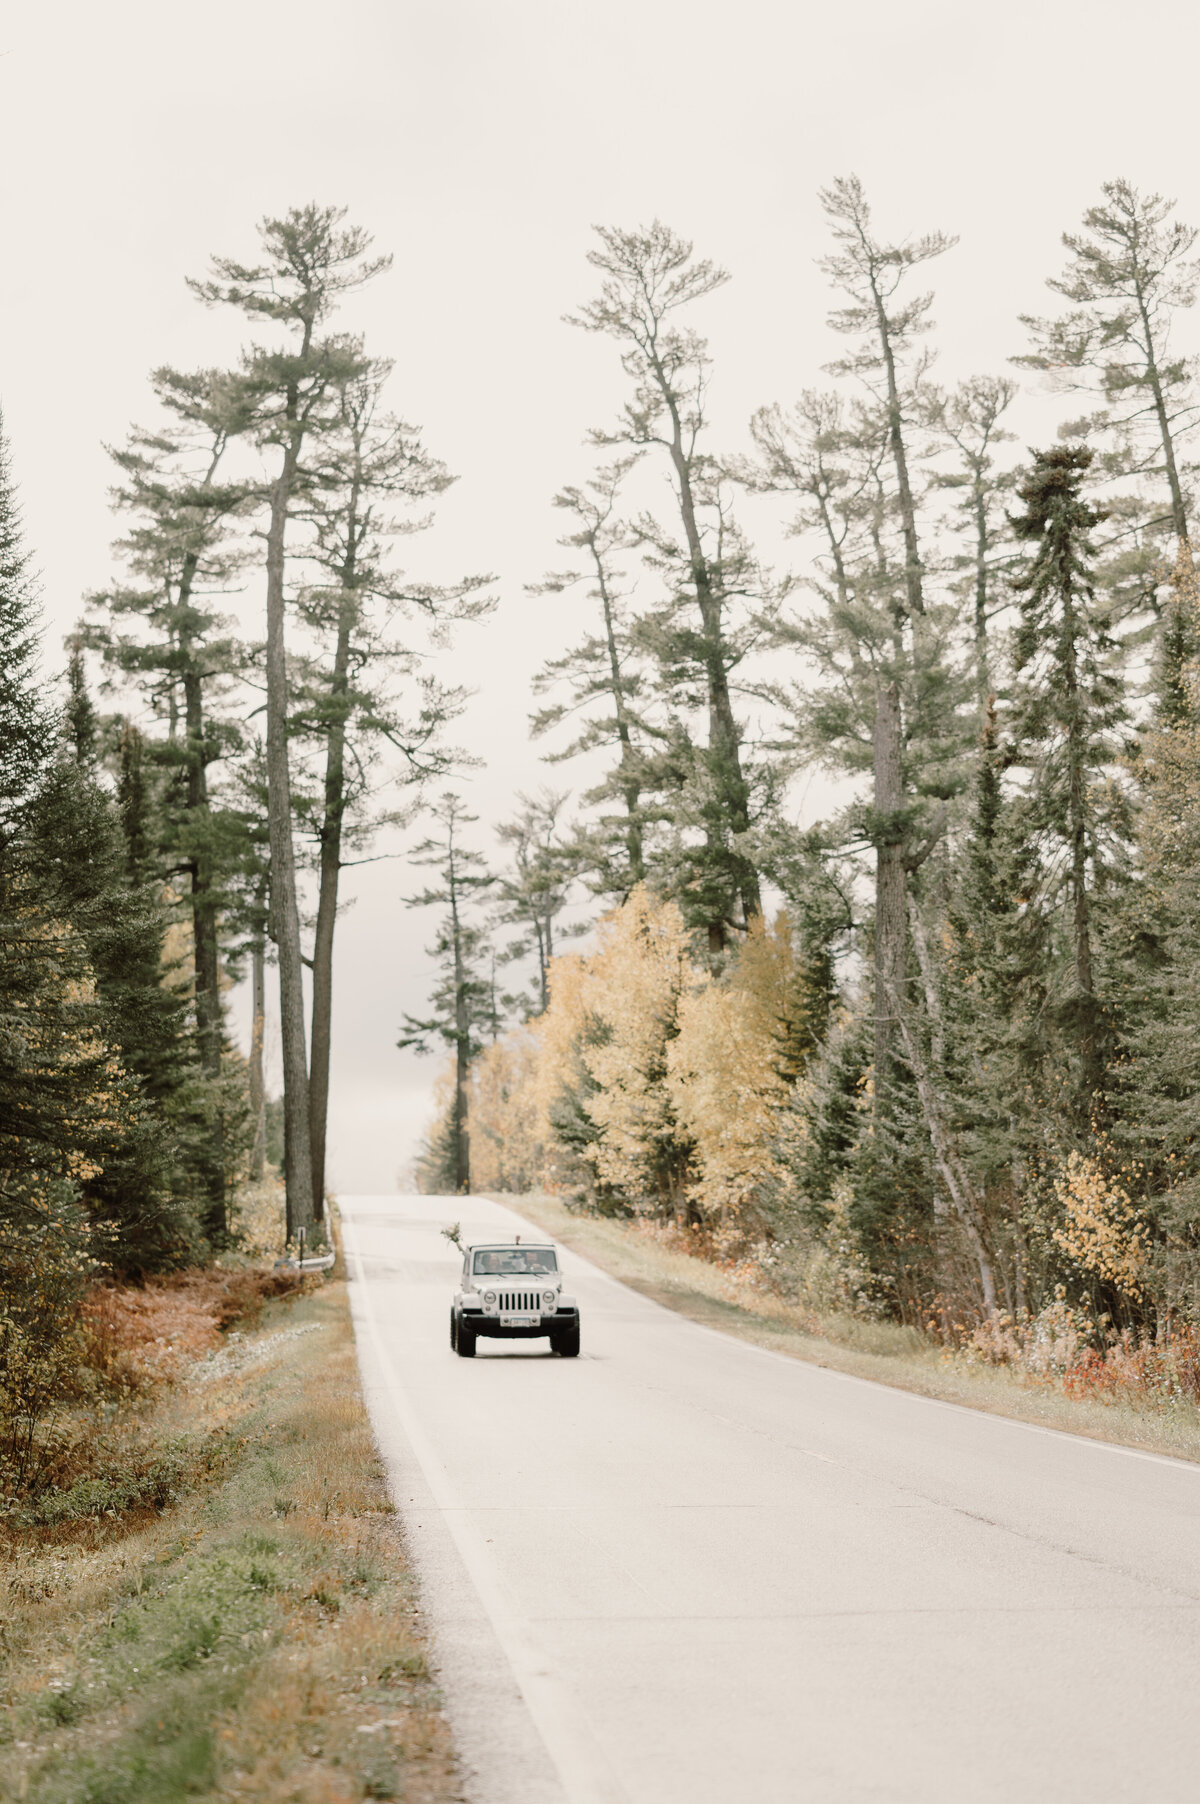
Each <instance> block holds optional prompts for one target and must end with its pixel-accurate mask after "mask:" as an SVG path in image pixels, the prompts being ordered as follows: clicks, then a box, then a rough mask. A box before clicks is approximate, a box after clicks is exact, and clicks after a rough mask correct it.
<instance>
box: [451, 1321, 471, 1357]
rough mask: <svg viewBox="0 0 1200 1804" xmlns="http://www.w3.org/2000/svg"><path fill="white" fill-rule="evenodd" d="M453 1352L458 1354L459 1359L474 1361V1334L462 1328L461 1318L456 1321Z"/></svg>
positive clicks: (468, 1329)
mask: <svg viewBox="0 0 1200 1804" xmlns="http://www.w3.org/2000/svg"><path fill="white" fill-rule="evenodd" d="M454 1351H455V1352H456V1353H457V1354H458V1357H459V1358H460V1359H474V1357H475V1335H474V1332H473V1331H472V1330H471V1329H470V1328H466V1327H464V1326H463V1320H462V1317H461V1316H460V1317H459V1319H458V1326H457V1329H456V1331H455V1335H454Z"/></svg>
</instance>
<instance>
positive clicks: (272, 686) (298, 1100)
mask: <svg viewBox="0 0 1200 1804" xmlns="http://www.w3.org/2000/svg"><path fill="white" fill-rule="evenodd" d="M298 453H299V446H298V443H297V441H296V439H295V438H293V440H292V441H291V442H290V443H289V444H288V446H287V449H286V451H285V453H284V459H283V468H282V469H281V471H280V473H279V476H278V477H277V479H276V481H275V483H274V485H273V486H272V489H271V523H270V528H269V530H268V534H267V818H268V823H269V827H270V838H271V909H272V915H273V918H274V924H275V940H276V945H277V947H278V952H279V1026H280V1037H281V1040H282V1048H283V1119H284V1179H285V1183H286V1186H287V1229H288V1238H289V1240H290V1239H293V1238H294V1237H295V1236H296V1235H297V1234H298V1233H299V1231H300V1229H301V1228H303V1229H304V1231H305V1233H306V1235H311V1233H312V1230H313V1226H314V1222H315V1216H314V1211H313V1189H312V1144H311V1139H310V1136H309V1126H308V1056H307V1046H306V1044H305V1038H306V1036H305V1031H304V968H303V960H302V956H301V952H300V914H299V908H298V904H297V899H296V857H295V849H294V847H293V845H292V791H291V776H290V772H289V769H288V743H287V713H288V681H287V662H286V652H285V637H284V535H285V533H286V530H287V519H288V507H289V503H290V501H291V495H292V487H293V484H294V482H295V477H296V465H297V461H298Z"/></svg>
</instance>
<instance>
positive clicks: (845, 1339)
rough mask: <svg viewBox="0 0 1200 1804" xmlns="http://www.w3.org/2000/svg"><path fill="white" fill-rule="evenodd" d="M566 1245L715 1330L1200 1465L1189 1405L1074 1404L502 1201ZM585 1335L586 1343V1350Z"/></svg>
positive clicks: (635, 1238) (515, 1201)
mask: <svg viewBox="0 0 1200 1804" xmlns="http://www.w3.org/2000/svg"><path fill="white" fill-rule="evenodd" d="M496 1200H497V1201H498V1202H503V1203H506V1204H508V1205H509V1206H511V1207H512V1208H514V1209H517V1210H519V1211H520V1213H521V1214H522V1215H525V1216H526V1217H528V1219H529V1220H530V1221H532V1222H535V1223H536V1224H537V1226H538V1227H539V1228H541V1229H542V1230H543V1232H545V1233H547V1234H551V1235H553V1236H554V1238H555V1239H556V1240H558V1241H560V1242H561V1243H562V1245H563V1246H565V1247H568V1248H570V1249H571V1250H572V1251H574V1252H577V1253H579V1254H581V1255H582V1256H583V1257H584V1258H587V1259H590V1260H592V1262H593V1263H594V1264H596V1265H598V1266H599V1267H600V1268H601V1270H603V1271H606V1272H608V1273H609V1274H610V1276H612V1277H614V1278H619V1279H620V1280H621V1282H622V1283H623V1284H628V1285H629V1287H630V1289H631V1290H636V1291H638V1292H639V1293H640V1294H641V1295H642V1296H645V1297H649V1298H651V1299H652V1300H653V1301H654V1302H656V1303H661V1304H663V1305H665V1306H666V1307H667V1308H668V1309H674V1310H676V1311H677V1312H678V1313H679V1314H680V1315H684V1316H687V1317H688V1318H689V1319H690V1320H691V1321H694V1322H698V1323H700V1324H701V1325H702V1326H704V1327H706V1328H716V1329H718V1330H720V1331H721V1332H722V1333H725V1334H733V1335H736V1336H737V1337H738V1338H739V1339H741V1340H746V1341H750V1342H752V1343H753V1344H754V1345H755V1346H759V1347H765V1348H768V1349H769V1350H770V1351H771V1352H774V1353H782V1354H786V1355H787V1356H788V1357H790V1358H793V1359H803V1360H808V1361H809V1362H811V1363H812V1364H815V1365H821V1366H828V1367H830V1368H832V1369H833V1370H834V1371H839V1372H847V1373H849V1374H850V1375H851V1376H853V1377H856V1378H869V1379H871V1380H873V1381H874V1382H876V1383H880V1384H889V1385H893V1386H895V1387H896V1388H897V1389H900V1390H906V1391H915V1392H917V1393H918V1394H920V1395H921V1396H926V1397H936V1398H939V1399H941V1400H942V1401H943V1402H947V1403H957V1404H961V1405H963V1406H964V1407H966V1408H969V1409H978V1410H985V1411H988V1412H990V1413H992V1414H995V1415H1003V1416H1010V1417H1012V1418H1013V1419H1014V1420H1017V1421H1021V1422H1032V1423H1035V1424H1037V1425H1038V1426H1039V1427H1043V1428H1053V1429H1059V1430H1063V1431H1065V1432H1067V1433H1070V1434H1079V1435H1085V1436H1087V1437H1089V1438H1090V1439H1094V1440H1103V1441H1114V1442H1116V1443H1118V1444H1119V1445H1121V1446H1126V1447H1136V1448H1138V1449H1140V1450H1141V1451H1143V1452H1150V1453H1161V1454H1168V1455H1172V1456H1174V1457H1175V1458H1178V1459H1188V1460H1197V1461H1200V1410H1198V1409H1197V1407H1196V1405H1195V1404H1194V1403H1192V1402H1191V1401H1190V1400H1188V1399H1187V1398H1183V1397H1174V1396H1171V1397H1163V1398H1155V1397H1153V1396H1147V1397H1146V1398H1145V1399H1144V1400H1138V1401H1131V1400H1129V1399H1128V1398H1123V1397H1122V1398H1117V1399H1114V1400H1112V1401H1101V1400H1099V1399H1097V1398H1089V1397H1073V1396H1070V1395H1068V1394H1067V1393H1066V1392H1065V1391H1064V1390H1063V1388H1062V1387H1061V1385H1057V1384H1055V1383H1054V1382H1053V1381H1051V1380H1046V1379H1034V1378H1032V1377H1031V1376H1029V1375H1027V1374H1024V1373H1019V1372H1016V1371H1013V1370H1011V1369H1009V1368H1006V1367H995V1366H989V1365H985V1364H982V1363H976V1362H972V1361H969V1360H967V1359H965V1358H963V1357H961V1356H957V1355H954V1354H948V1353H946V1352H945V1351H944V1350H943V1349H942V1348H940V1347H939V1346H937V1344H936V1343H935V1342H934V1341H932V1340H931V1339H929V1338H928V1337H927V1336H925V1335H923V1334H922V1333H920V1331H919V1330H918V1329H915V1328H905V1327H901V1326H900V1325H898V1324H896V1323H893V1322H879V1321H866V1320H861V1319H859V1318H858V1317H855V1316H815V1315H813V1314H812V1313H811V1312H810V1311H807V1310H805V1309H802V1308H800V1307H797V1306H796V1305H794V1304H791V1303H789V1302H787V1301H786V1300H785V1299H783V1298H781V1297H777V1296H773V1295H772V1294H771V1293H770V1292H769V1291H765V1290H761V1289H759V1288H758V1287H757V1286H755V1285H753V1284H750V1283H747V1282H745V1281H742V1280H739V1279H738V1278H737V1277H735V1276H733V1275H731V1274H730V1273H728V1272H725V1271H723V1270H722V1269H721V1268H720V1267H719V1266H716V1265H713V1264H711V1263H709V1262H708V1261H707V1260H704V1259H698V1258H695V1257H693V1256H692V1255H690V1254H688V1253H685V1252H679V1251H676V1250H674V1249H673V1248H670V1247H668V1246H664V1245H663V1244H662V1243H661V1242H660V1241H659V1240H657V1239H655V1238H654V1237H653V1236H652V1235H650V1234H647V1233H646V1232H645V1231H644V1230H643V1229H642V1228H641V1227H640V1226H639V1224H637V1223H636V1222H629V1221H621V1220H617V1219H611V1218H607V1217H603V1216H592V1215H584V1214H581V1213H579V1212H577V1211H575V1210H572V1209H569V1208H568V1207H567V1206H566V1204H565V1203H564V1202H563V1201H562V1199H561V1198H560V1197H555V1196H548V1195H545V1194H536V1195H527V1196H519V1197H516V1196H513V1197H509V1196H500V1195H497V1197H496ZM586 1334H587V1329H586V1324H585V1326H584V1336H585V1343H586Z"/></svg>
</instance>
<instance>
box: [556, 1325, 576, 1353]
mask: <svg viewBox="0 0 1200 1804" xmlns="http://www.w3.org/2000/svg"><path fill="white" fill-rule="evenodd" d="M550 1349H551V1352H554V1353H557V1354H558V1356H559V1358H560V1359H578V1357H579V1323H578V1322H575V1323H573V1324H572V1326H571V1327H569V1328H552V1329H551V1330H550Z"/></svg>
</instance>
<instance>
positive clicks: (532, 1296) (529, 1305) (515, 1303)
mask: <svg viewBox="0 0 1200 1804" xmlns="http://www.w3.org/2000/svg"><path fill="white" fill-rule="evenodd" d="M499 1295H500V1300H499V1302H498V1303H497V1305H496V1308H497V1310H498V1312H499V1313H500V1314H501V1315H540V1314H541V1313H542V1293H541V1291H540V1290H502V1291H501V1292H500V1293H499Z"/></svg>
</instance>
